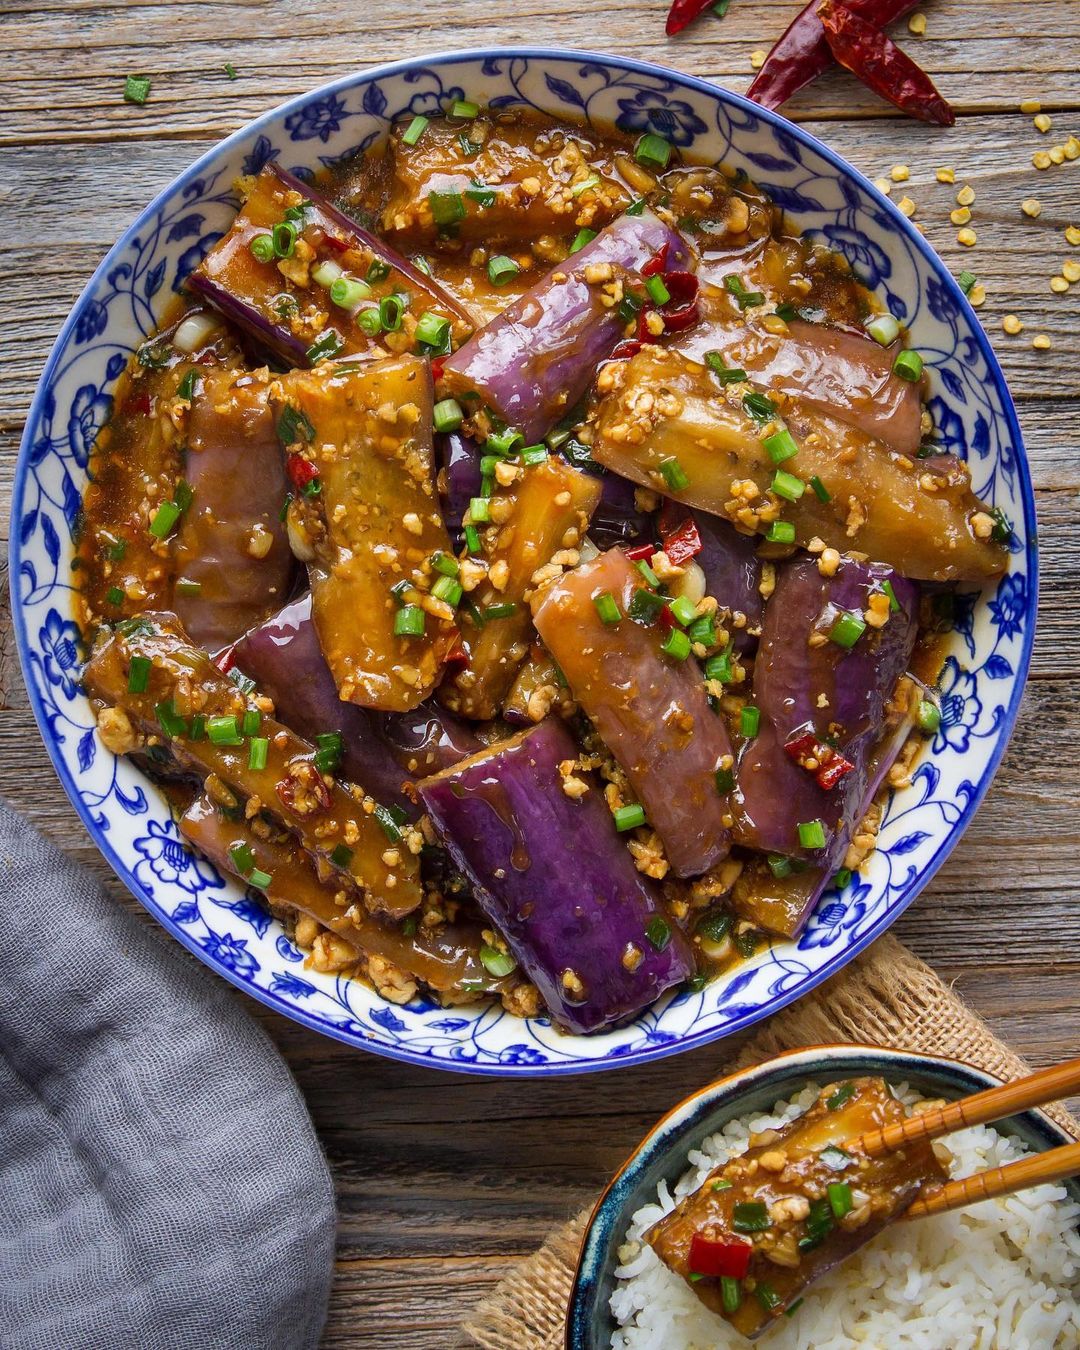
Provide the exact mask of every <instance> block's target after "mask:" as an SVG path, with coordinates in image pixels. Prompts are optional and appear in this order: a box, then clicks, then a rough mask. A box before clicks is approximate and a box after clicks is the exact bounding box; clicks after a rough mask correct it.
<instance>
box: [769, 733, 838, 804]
mask: <svg viewBox="0 0 1080 1350" xmlns="http://www.w3.org/2000/svg"><path fill="white" fill-rule="evenodd" d="M784 749H785V750H786V751H787V753H788V754H789V755H790V756H791V758H792V759H793V760H794V761H795V763H796V764H797V765H798V766H799V768H800V769H805V770H806V771H807V773H812V774H813V775H814V778H815V780H816V781H817V785H818V787H819V788H824V790H825V791H826V792H827V791H828V790H829V789H830V788H834V787H835V786H836V785H837V783H839V781H840V779H841V778H843V777H844V775H845V774H849V773H851V772H852V770H853V769H854V768H855V765H854V764H852V762H851V760H850V759H847V758H845V756H843V755H842V754H841V753H840V751H839V750H835V749H833V747H832V746H831V745H828V744H826V742H825V741H819V740H818V738H817V737H816V736H815V735H814V733H813V732H812V731H808V732H806V733H805V734H804V735H802V736H796V737H795V739H794V740H791V741H788V742H787V743H786V744H785V745H784Z"/></svg>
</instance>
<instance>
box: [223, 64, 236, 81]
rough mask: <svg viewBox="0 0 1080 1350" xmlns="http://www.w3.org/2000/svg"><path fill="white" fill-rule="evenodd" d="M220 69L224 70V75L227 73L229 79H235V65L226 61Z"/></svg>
mask: <svg viewBox="0 0 1080 1350" xmlns="http://www.w3.org/2000/svg"><path fill="white" fill-rule="evenodd" d="M221 69H222V70H223V71H224V72H225V74H226V75H228V77H229V79H230V80H235V79H236V67H235V66H234V65H233V63H232V62H231V61H226V62H225V64H224V65H223V66H222V67H221Z"/></svg>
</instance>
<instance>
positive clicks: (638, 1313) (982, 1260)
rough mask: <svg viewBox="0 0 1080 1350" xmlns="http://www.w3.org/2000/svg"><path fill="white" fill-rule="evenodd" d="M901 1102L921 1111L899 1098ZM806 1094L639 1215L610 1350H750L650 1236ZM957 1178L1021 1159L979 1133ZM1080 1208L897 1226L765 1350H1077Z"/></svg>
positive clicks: (998, 1210)
mask: <svg viewBox="0 0 1080 1350" xmlns="http://www.w3.org/2000/svg"><path fill="white" fill-rule="evenodd" d="M897 1092H898V1094H899V1095H901V1096H902V1097H903V1100H905V1101H908V1102H911V1101H915V1100H917V1098H916V1097H915V1095H914V1094H912V1093H909V1092H907V1090H906V1088H898V1089H897ZM816 1096H817V1090H816V1088H812V1087H810V1088H807V1089H806V1090H805V1091H803V1092H802V1093H800V1094H799V1095H798V1096H797V1097H794V1098H792V1099H791V1100H790V1101H782V1102H777V1103H776V1105H775V1107H774V1108H773V1114H772V1115H768V1116H746V1117H743V1118H742V1119H740V1120H734V1121H732V1122H730V1123H729V1124H728V1125H726V1126H725V1127H724V1129H723V1130H721V1131H720V1132H719V1133H717V1134H713V1135H710V1136H709V1138H707V1139H706V1140H704V1142H703V1143H702V1145H701V1147H700V1148H699V1149H693V1150H691V1152H690V1153H689V1155H688V1158H687V1161H688V1162H689V1164H690V1167H689V1170H688V1171H686V1172H685V1173H684V1174H683V1175H682V1176H681V1177H680V1178H679V1180H678V1182H677V1183H676V1185H675V1187H674V1192H673V1193H669V1191H668V1188H667V1185H666V1183H661V1185H660V1187H659V1188H658V1191H657V1202H656V1203H655V1204H649V1205H644V1206H642V1208H641V1209H639V1210H637V1212H636V1213H635V1214H634V1216H633V1219H632V1221H631V1224H630V1228H629V1229H628V1231H627V1233H626V1236H625V1239H624V1243H623V1245H622V1246H621V1247H620V1249H619V1259H620V1261H621V1264H620V1265H619V1267H618V1268H617V1269H616V1271H615V1275H616V1285H615V1289H614V1292H613V1293H612V1296H611V1311H612V1314H613V1315H614V1318H615V1321H616V1323H617V1325H618V1329H617V1330H616V1331H615V1332H614V1333H613V1335H612V1338H611V1345H612V1347H613V1350H728V1347H731V1350H743V1347H745V1346H746V1345H747V1341H746V1340H745V1339H744V1338H743V1337H742V1336H740V1335H739V1334H738V1333H737V1332H735V1331H734V1330H733V1329H732V1328H730V1327H729V1326H728V1324H727V1323H726V1322H724V1321H723V1320H722V1319H721V1318H720V1317H718V1316H715V1315H714V1314H712V1313H710V1312H709V1311H708V1309H707V1308H705V1306H704V1305H703V1304H702V1303H700V1302H699V1300H698V1299H697V1298H696V1297H695V1295H694V1294H693V1292H692V1291H691V1289H690V1288H689V1286H688V1285H687V1284H686V1283H685V1282H684V1281H683V1280H681V1279H679V1277H678V1276H676V1275H674V1274H672V1272H671V1271H669V1270H668V1269H667V1267H666V1266H664V1265H663V1264H662V1263H661V1261H660V1260H659V1258H658V1257H657V1256H656V1254H655V1253H654V1252H653V1250H652V1248H651V1247H647V1246H646V1245H645V1244H644V1243H643V1242H642V1241H641V1236H642V1234H643V1233H644V1232H645V1231H646V1230H647V1229H648V1228H649V1227H650V1226H651V1225H652V1224H654V1223H655V1222H656V1221H657V1220H658V1219H659V1218H661V1216H662V1215H664V1214H666V1213H668V1211H670V1210H671V1209H673V1208H674V1207H675V1204H676V1202H677V1201H678V1200H680V1199H682V1197H683V1196H684V1195H687V1194H689V1193H690V1192H691V1191H694V1190H696V1189H697V1188H698V1187H699V1186H700V1185H701V1183H702V1182H703V1181H704V1179H705V1177H706V1176H707V1175H708V1174H709V1173H710V1172H711V1171H713V1170H714V1168H716V1167H717V1166H719V1165H720V1164H721V1163H723V1162H726V1161H727V1159H728V1158H731V1157H734V1156H735V1155H736V1154H738V1153H742V1152H743V1151H744V1150H745V1149H746V1147H747V1141H748V1138H749V1135H750V1134H751V1133H757V1132H759V1131H761V1130H766V1129H770V1128H777V1127H779V1126H780V1125H782V1124H784V1123H785V1122H786V1121H789V1120H791V1119H793V1118H794V1117H795V1116H797V1115H800V1114H801V1113H802V1112H803V1111H805V1110H806V1109H807V1107H808V1106H810V1105H811V1103H812V1102H813V1101H814V1100H815V1098H816ZM945 1143H946V1145H947V1147H948V1149H949V1152H950V1153H951V1155H952V1161H951V1163H950V1166H949V1171H950V1173H951V1175H952V1176H953V1177H965V1176H970V1175H971V1174H972V1173H974V1172H981V1171H984V1170H985V1169H986V1168H987V1167H996V1166H1000V1165H1001V1164H1003V1163H1009V1162H1014V1161H1015V1160H1016V1159H1017V1158H1022V1157H1025V1156H1026V1155H1027V1153H1028V1150H1027V1149H1025V1148H1024V1147H1023V1146H1022V1145H1020V1144H1019V1143H1018V1142H1017V1141H1016V1140H1013V1139H1009V1138H1006V1137H1005V1136H1004V1135H1001V1134H998V1133H997V1132H996V1131H995V1130H992V1129H989V1128H987V1127H985V1126H981V1127H979V1128H977V1129H972V1130H963V1131H961V1132H960V1133H958V1134H953V1135H950V1136H949V1138H948V1140H946V1141H945ZM1078 1220H1080V1205H1077V1204H1076V1203H1075V1202H1073V1201H1071V1200H1069V1199H1068V1198H1067V1195H1066V1191H1065V1188H1064V1187H1063V1186H1060V1185H1056V1186H1039V1187H1037V1188H1036V1189H1034V1190H1029V1191H1024V1192H1022V1193H1021V1194H1019V1195H1013V1196H1008V1197H1006V1198H1005V1199H1002V1200H985V1201H983V1202H982V1203H981V1204H978V1205H973V1206H971V1207H970V1208H968V1209H965V1210H963V1211H962V1212H959V1213H952V1214H942V1215H938V1216H936V1217H934V1218H929V1219H919V1220H916V1221H914V1222H912V1223H910V1224H904V1223H900V1224H894V1225H893V1226H892V1227H891V1228H889V1229H887V1230H886V1231H885V1232H884V1233H882V1234H880V1235H879V1236H878V1237H876V1238H874V1240H873V1241H872V1242H870V1243H868V1244H867V1245H866V1246H865V1247H863V1248H862V1249H861V1250H860V1251H859V1252H858V1253H856V1255H854V1256H853V1257H852V1258H851V1259H850V1260H848V1261H846V1262H844V1263H843V1264H842V1265H840V1266H838V1267H837V1268H836V1269H835V1270H833V1271H832V1272H831V1273H830V1274H829V1275H828V1276H826V1277H825V1278H824V1279H823V1280H821V1282H820V1283H818V1284H816V1285H814V1286H812V1287H811V1288H810V1289H809V1290H808V1291H807V1293H806V1296H805V1301H804V1302H803V1304H802V1306H801V1307H800V1308H799V1309H798V1310H797V1311H796V1312H795V1314H794V1315H793V1316H792V1317H791V1318H781V1319H780V1322H779V1324H778V1325H777V1326H776V1327H774V1328H772V1329H771V1330H770V1331H769V1332H767V1333H766V1334H765V1336H764V1337H763V1338H762V1339H761V1341H759V1342H758V1344H760V1345H762V1346H763V1347H767V1350H852V1348H853V1347H857V1348H858V1350H1078V1347H1080V1301H1078V1300H1080V1231H1078V1226H1077V1225H1078Z"/></svg>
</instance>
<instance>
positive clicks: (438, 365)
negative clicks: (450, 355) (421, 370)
mask: <svg viewBox="0 0 1080 1350" xmlns="http://www.w3.org/2000/svg"><path fill="white" fill-rule="evenodd" d="M445 362H446V357H445V356H433V357H432V358H431V378H432V379H433V380H434V381H435V382H436V383H438V381H439V380H441V379H442V376H443V365H444V364H445Z"/></svg>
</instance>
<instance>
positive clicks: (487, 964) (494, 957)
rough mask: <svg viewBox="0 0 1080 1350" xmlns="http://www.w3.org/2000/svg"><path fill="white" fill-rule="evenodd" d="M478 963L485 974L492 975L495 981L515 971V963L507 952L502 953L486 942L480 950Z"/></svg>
mask: <svg viewBox="0 0 1080 1350" xmlns="http://www.w3.org/2000/svg"><path fill="white" fill-rule="evenodd" d="M480 962H481V964H482V965H483V967H484V969H485V970H486V971H487V973H488V974H489V975H494V976H495V978H496V979H497V980H501V979H502V977H503V976H504V975H511V974H513V972H514V971H515V970H517V962H516V961H515V960H514V958H513V957H512V956H511V955H510V953H509V952H502V951H500V950H499V949H498V947H491V946H489V945H488V944H487V943H486V942H485V943H484V944H483V945H482V946H481V948H480Z"/></svg>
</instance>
